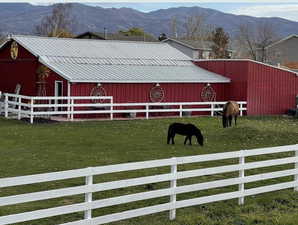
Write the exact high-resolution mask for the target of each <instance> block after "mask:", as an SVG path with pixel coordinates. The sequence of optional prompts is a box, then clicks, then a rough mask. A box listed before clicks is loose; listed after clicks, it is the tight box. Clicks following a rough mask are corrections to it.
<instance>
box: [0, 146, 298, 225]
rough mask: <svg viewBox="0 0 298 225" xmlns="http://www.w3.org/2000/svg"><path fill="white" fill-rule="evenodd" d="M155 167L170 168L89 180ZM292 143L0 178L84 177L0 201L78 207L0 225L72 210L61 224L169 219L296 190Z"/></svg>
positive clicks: (8, 183) (1, 224) (7, 182)
mask: <svg viewBox="0 0 298 225" xmlns="http://www.w3.org/2000/svg"><path fill="white" fill-rule="evenodd" d="M285 152H295V155H293V156H291V157H284V158H277V159H270V160H262V161H251V162H246V161H245V158H246V157H249V156H259V155H264V154H275V153H285ZM232 158H238V159H239V163H238V164H232V165H224V166H217V167H209V168H201V169H195V170H186V171H184V170H183V171H179V166H180V165H185V164H190V163H200V162H207V161H216V160H224V159H232ZM285 164H294V167H293V169H284V170H280V171H274V172H266V173H261V174H254V175H248V176H245V171H246V170H249V169H256V168H262V167H270V166H276V165H285ZM158 167H170V172H169V173H164V174H157V175H151V176H145V177H137V178H130V179H124V180H116V181H109V182H104V183H94V182H93V177H94V176H95V175H103V174H111V173H116V172H127V171H132V170H141V169H142V170H143V169H149V168H158ZM235 171H236V172H239V176H238V177H233V178H226V179H221V180H215V181H208V182H203V183H195V184H190V185H183V186H178V185H177V181H178V180H180V179H186V178H191V177H199V176H206V175H213V174H221V173H226V172H235ZM297 175H298V145H288V146H280V147H272V148H262V149H254V150H241V151H235V152H226V153H216V154H206V155H197V156H188V157H179V158H170V159H162V160H151V161H144V162H135V163H125V164H118V165H108V166H100V167H90V168H84V169H76V170H69V171H62V172H54V173H44V174H37V175H29V176H21V177H13V178H1V179H0V188H4V187H6V188H7V187H12V186H19V185H29V184H36V183H42V182H51V181H58V180H65V179H70V178H78V177H85V185H80V186H75V187H67V188H60V189H55V190H48V191H40V192H34V193H26V194H19V195H14V196H5V197H0V206H9V205H15V204H21V203H26V202H33V201H41V200H47V199H53V198H61V197H66V196H72V195H78V194H85V201H84V202H81V203H76V204H71V205H65V206H59V207H54V208H47V209H40V210H36V211H29V212H24V213H19V214H13V215H6V216H1V217H0V225H5V224H13V223H18V222H26V221H30V220H35V219H42V218H46V217H53V216H58V215H65V214H70V213H75V212H85V213H84V218H82V219H81V220H79V221H73V222H68V223H64V225H83V224H84V225H86V224H92V225H93V224H94V225H95V224H104V223H110V222H114V221H119V220H123V219H128V218H133V217H138V216H143V215H148V214H153V213H157V212H163V211H169V213H170V215H169V218H170V219H171V220H172V219H175V217H176V209H179V208H183V207H189V206H194V205H200V204H205V203H210V202H216V201H221V200H228V199H235V198H238V199H239V204H244V198H245V197H246V196H250V195H256V194H260V193H265V192H271V191H277V190H282V189H287V188H294V190H296V191H297V187H298V176H297ZM287 176H294V180H293V181H288V182H283V183H278V184H272V185H266V186H261V187H256V188H250V189H245V184H246V183H250V182H256V181H262V180H268V179H274V178H280V177H287ZM164 181H169V182H170V186H169V187H168V188H163V189H158V190H153V191H146V192H141V193H134V194H127V195H122V196H117V197H111V198H106V199H100V200H93V199H92V194H93V193H95V192H103V191H107V190H115V189H119V188H126V187H134V186H138V185H145V184H151V183H159V182H164ZM231 185H238V187H239V189H238V191H232V192H227V193H221V194H215V195H209V196H203V197H198V198H193V199H187V200H179V201H177V199H176V196H177V195H178V194H182V193H188V192H194V191H200V190H208V189H212V188H219V187H225V186H231ZM164 196H170V201H169V202H168V203H164V204H159V205H153V206H149V207H143V208H138V209H134V210H128V211H124V212H120V213H113V214H109V215H104V216H99V217H95V218H93V217H92V211H93V210H94V209H100V208H104V207H109V206H114V205H119V204H125V203H131V202H135V201H140V200H148V199H153V198H159V197H164Z"/></svg>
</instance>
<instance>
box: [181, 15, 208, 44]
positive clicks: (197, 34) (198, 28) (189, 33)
mask: <svg viewBox="0 0 298 225" xmlns="http://www.w3.org/2000/svg"><path fill="white" fill-rule="evenodd" d="M185 29H186V39H191V40H195V39H204V38H205V37H206V33H205V31H206V30H205V18H204V15H197V16H189V17H187V18H186V22H185Z"/></svg>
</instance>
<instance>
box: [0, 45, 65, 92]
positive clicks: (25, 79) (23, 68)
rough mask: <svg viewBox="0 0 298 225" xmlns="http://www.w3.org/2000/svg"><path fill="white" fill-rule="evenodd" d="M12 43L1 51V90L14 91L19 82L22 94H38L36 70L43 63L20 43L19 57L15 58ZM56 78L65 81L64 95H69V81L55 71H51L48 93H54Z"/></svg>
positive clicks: (47, 85) (48, 79) (48, 80)
mask: <svg viewBox="0 0 298 225" xmlns="http://www.w3.org/2000/svg"><path fill="white" fill-rule="evenodd" d="M10 45H11V42H9V43H8V44H7V45H6V46H5V47H4V48H3V49H2V50H1V51H0V81H1V82H0V91H2V92H8V93H14V91H15V88H16V85H17V84H18V83H19V84H21V91H20V94H22V95H29V96H36V95H37V89H38V88H37V84H36V82H37V75H36V70H37V68H38V66H39V65H41V64H40V63H39V62H38V60H37V58H36V57H35V56H34V55H32V54H31V53H30V52H29V51H27V50H26V49H25V48H23V47H22V46H20V45H18V47H19V52H18V57H17V59H15V60H13V59H12V58H11V56H10ZM55 80H59V81H63V95H67V81H66V80H65V79H63V78H61V77H60V76H59V75H57V74H56V73H55V72H51V73H50V75H49V77H48V78H47V83H46V95H48V96H53V95H54V82H55Z"/></svg>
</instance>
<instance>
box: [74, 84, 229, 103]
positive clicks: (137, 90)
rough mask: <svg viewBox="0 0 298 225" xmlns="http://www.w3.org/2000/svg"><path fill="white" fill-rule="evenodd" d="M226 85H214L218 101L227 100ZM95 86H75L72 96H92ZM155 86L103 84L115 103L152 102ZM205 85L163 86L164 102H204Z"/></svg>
mask: <svg viewBox="0 0 298 225" xmlns="http://www.w3.org/2000/svg"><path fill="white" fill-rule="evenodd" d="M225 85H226V84H214V85H213V84H212V85H211V86H212V87H213V88H214V89H215V91H216V94H217V100H218V101H221V100H224V99H225V90H224V89H225V88H224V86H225ZM95 86H96V85H95V84H79V83H76V84H73V85H72V88H71V90H72V95H74V96H78V95H86V96H88V95H90V93H91V90H92V88H94V87H95ZM154 86H155V85H153V84H103V85H102V87H103V88H104V89H105V90H106V92H107V95H108V96H113V97H114V102H117V103H125V102H150V99H149V93H150V90H151V88H153V87H154ZM203 87H205V84H186V83H184V84H161V88H163V90H164V92H165V99H164V102H193V101H202V99H201V91H202V88H203Z"/></svg>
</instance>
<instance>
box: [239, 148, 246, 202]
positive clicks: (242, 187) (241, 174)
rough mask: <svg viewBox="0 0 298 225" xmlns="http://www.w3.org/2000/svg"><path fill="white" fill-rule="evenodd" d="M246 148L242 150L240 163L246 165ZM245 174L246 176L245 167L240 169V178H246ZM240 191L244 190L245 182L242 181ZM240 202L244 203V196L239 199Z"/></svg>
mask: <svg viewBox="0 0 298 225" xmlns="http://www.w3.org/2000/svg"><path fill="white" fill-rule="evenodd" d="M244 152H245V151H244V150H241V151H240V157H239V165H240V166H244V164H245V156H244ZM244 176H245V170H244V169H240V170H239V178H244ZM239 191H240V192H242V193H243V192H244V182H242V183H240V184H239ZM238 204H239V205H243V204H244V197H240V198H239V199H238Z"/></svg>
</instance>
